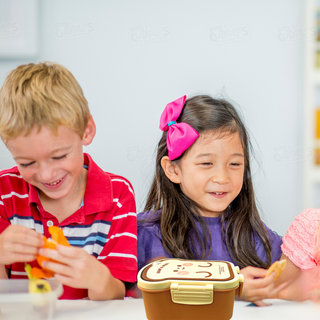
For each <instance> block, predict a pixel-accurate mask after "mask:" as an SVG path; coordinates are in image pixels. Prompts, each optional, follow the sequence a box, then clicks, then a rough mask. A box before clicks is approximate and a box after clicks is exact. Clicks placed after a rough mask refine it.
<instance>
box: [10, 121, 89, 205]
mask: <svg viewBox="0 0 320 320" xmlns="http://www.w3.org/2000/svg"><path fill="white" fill-rule="evenodd" d="M90 123H91V124H92V123H93V125H94V122H93V119H92V118H91V119H90V120H89V125H88V127H89V126H90ZM88 127H87V129H88ZM94 128H95V127H94ZM87 129H86V130H87ZM93 136H94V134H93ZM93 136H92V134H90V132H89V134H88V132H87V131H85V133H84V135H83V138H82V139H81V138H80V136H79V135H78V134H77V133H76V132H75V131H73V130H71V129H69V128H68V127H66V126H62V125H60V126H59V127H58V132H57V135H55V134H54V133H53V132H52V130H51V129H49V128H48V127H46V126H42V127H41V130H40V131H39V132H38V127H34V128H32V130H31V132H30V133H29V134H28V135H27V136H24V135H23V134H21V135H19V136H18V137H16V138H14V139H10V140H8V141H7V143H6V145H7V147H8V149H9V151H10V152H11V154H12V156H13V158H14V160H15V162H16V163H17V166H18V169H19V171H20V174H21V175H22V177H23V179H24V180H25V181H27V182H28V183H30V184H32V185H33V186H35V187H37V188H38V189H39V192H40V196H44V197H47V198H49V199H52V200H59V199H62V198H65V197H68V196H76V195H77V194H78V192H80V190H83V189H82V188H83V187H85V182H86V170H85V169H83V151H82V146H83V145H88V144H89V143H91V141H92V139H93Z"/></svg>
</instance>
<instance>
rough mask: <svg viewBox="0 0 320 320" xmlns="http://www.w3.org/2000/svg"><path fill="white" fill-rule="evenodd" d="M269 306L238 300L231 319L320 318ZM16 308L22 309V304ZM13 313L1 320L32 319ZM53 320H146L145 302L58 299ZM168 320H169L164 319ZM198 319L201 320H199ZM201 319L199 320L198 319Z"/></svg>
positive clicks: (308, 307)
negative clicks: (255, 305)
mask: <svg viewBox="0 0 320 320" xmlns="http://www.w3.org/2000/svg"><path fill="white" fill-rule="evenodd" d="M265 301H266V302H267V303H271V304H272V305H271V306H269V307H261V308H259V307H248V306H247V305H248V304H249V303H248V302H243V301H235V304H234V310H233V317H232V320H270V319H271V320H277V319H281V320H313V319H317V320H319V319H320V306H317V305H315V304H313V303H312V302H303V303H296V302H290V301H284V300H265ZM15 307H16V308H17V309H19V304H16V305H15ZM10 312H11V311H10V310H6V309H3V308H2V314H1V316H0V319H1V320H7V319H14V320H20V319H21V320H22V319H23V320H25V319H30V317H28V315H27V313H26V312H24V310H23V308H20V310H19V316H18V317H17V315H16V314H15V316H14V317H12V314H11V315H10ZM52 319H54V320H73V319H76V320H82V319H90V320H99V319H104V320H106V319H109V320H146V319H147V318H146V315H145V311H144V305H143V300H142V299H126V300H116V301H104V302H97V301H89V300H59V301H57V306H56V312H55V314H54V317H53V318H52ZM163 320H166V319H163ZM197 320H198V319H197ZM199 320H200V319H199ZM206 320H210V319H206Z"/></svg>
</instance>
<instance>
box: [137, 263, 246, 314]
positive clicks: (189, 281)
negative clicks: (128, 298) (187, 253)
mask: <svg viewBox="0 0 320 320" xmlns="http://www.w3.org/2000/svg"><path fill="white" fill-rule="evenodd" d="M239 272H240V269H239V267H235V266H234V265H233V264H232V263H231V262H227V261H214V260H183V259H160V260H157V261H154V262H152V263H150V264H148V265H146V266H145V267H144V268H142V269H141V270H140V271H139V274H138V287H139V289H140V290H141V291H142V296H143V300H144V305H145V311H146V315H147V318H148V319H149V320H163V319H166V320H176V319H181V320H193V319H194V320H195V319H201V318H202V317H203V319H219V320H229V319H231V317H232V314H233V305H234V298H235V296H236V295H237V296H239V297H240V296H241V292H242V288H243V281H244V277H243V275H242V274H239Z"/></svg>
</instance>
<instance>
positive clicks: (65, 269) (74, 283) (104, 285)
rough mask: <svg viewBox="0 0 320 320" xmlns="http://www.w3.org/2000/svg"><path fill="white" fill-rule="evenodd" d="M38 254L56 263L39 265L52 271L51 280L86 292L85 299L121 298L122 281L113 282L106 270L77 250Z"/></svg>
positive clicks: (62, 248) (123, 289)
mask: <svg viewBox="0 0 320 320" xmlns="http://www.w3.org/2000/svg"><path fill="white" fill-rule="evenodd" d="M39 253H40V254H41V255H42V256H44V257H48V258H50V259H53V260H56V261H59V262H60V263H54V262H51V261H43V263H42V267H44V268H47V269H50V270H52V271H53V272H54V273H55V275H54V277H55V279H56V280H57V281H58V282H60V283H62V284H64V285H67V286H69V287H72V288H85V289H88V293H89V298H90V299H93V300H107V299H115V298H123V297H124V293H125V286H124V284H123V282H122V281H120V280H118V279H115V278H113V276H112V275H111V273H110V271H109V269H108V267H106V266H105V265H104V264H103V263H101V262H100V261H98V260H97V259H96V258H95V257H93V256H92V255H90V254H88V253H87V252H86V251H85V250H83V249H81V248H77V247H73V246H71V247H66V246H62V245H58V246H57V250H51V249H40V250H39Z"/></svg>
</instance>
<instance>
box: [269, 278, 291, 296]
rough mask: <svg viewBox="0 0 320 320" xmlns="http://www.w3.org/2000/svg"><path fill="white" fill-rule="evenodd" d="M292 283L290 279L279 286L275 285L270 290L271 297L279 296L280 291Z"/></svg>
mask: <svg viewBox="0 0 320 320" xmlns="http://www.w3.org/2000/svg"><path fill="white" fill-rule="evenodd" d="M289 284H290V281H287V282H285V283H282V284H280V285H279V286H277V287H275V288H274V289H273V290H272V292H270V296H269V298H277V296H278V293H279V292H280V291H282V290H283V289H285V288H286V287H287V286H288V285H289Z"/></svg>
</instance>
